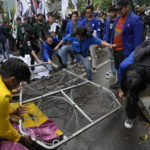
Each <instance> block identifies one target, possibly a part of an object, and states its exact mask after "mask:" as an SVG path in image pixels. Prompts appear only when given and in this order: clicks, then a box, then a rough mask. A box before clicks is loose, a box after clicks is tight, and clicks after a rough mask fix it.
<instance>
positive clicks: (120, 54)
mask: <svg viewBox="0 0 150 150" xmlns="http://www.w3.org/2000/svg"><path fill="white" fill-rule="evenodd" d="M114 60H115V68H116V71H117V80H116V81H115V83H114V84H112V85H111V86H110V87H111V88H118V86H119V85H118V70H119V66H120V64H121V62H122V61H123V60H124V53H123V50H119V51H114Z"/></svg>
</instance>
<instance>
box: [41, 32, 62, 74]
mask: <svg viewBox="0 0 150 150" xmlns="http://www.w3.org/2000/svg"><path fill="white" fill-rule="evenodd" d="M59 42H60V40H58V39H57V38H56V37H53V36H51V35H48V36H47V39H46V41H45V42H44V43H43V51H42V60H43V61H44V62H48V64H47V65H46V67H47V68H48V70H49V71H50V72H51V71H52V70H53V67H52V55H53V53H54V52H55V51H54V50H53V49H54V48H55V47H56V46H57V44H58V43H59ZM56 56H58V58H59V61H60V64H61V49H59V50H57V51H56Z"/></svg>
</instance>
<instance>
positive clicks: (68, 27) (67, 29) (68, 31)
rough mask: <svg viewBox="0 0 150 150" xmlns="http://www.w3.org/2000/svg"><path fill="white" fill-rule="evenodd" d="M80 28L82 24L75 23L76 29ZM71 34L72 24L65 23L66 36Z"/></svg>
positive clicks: (70, 22)
mask: <svg viewBox="0 0 150 150" xmlns="http://www.w3.org/2000/svg"><path fill="white" fill-rule="evenodd" d="M80 26H82V22H80V21H77V28H78V27H80ZM71 33H73V22H72V21H69V22H68V23H67V27H66V31H65V34H66V35H68V34H71Z"/></svg>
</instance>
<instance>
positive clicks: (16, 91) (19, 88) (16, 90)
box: [12, 82, 22, 94]
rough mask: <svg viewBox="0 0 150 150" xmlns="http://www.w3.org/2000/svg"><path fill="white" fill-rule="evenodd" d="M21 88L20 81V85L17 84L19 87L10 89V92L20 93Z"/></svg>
mask: <svg viewBox="0 0 150 150" xmlns="http://www.w3.org/2000/svg"><path fill="white" fill-rule="evenodd" d="M21 89H22V82H21V83H20V85H19V87H18V88H17V89H15V90H12V94H18V93H20V91H21Z"/></svg>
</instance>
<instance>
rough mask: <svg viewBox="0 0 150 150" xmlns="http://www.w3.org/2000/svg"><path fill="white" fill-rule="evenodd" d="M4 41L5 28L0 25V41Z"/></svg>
mask: <svg viewBox="0 0 150 150" xmlns="http://www.w3.org/2000/svg"><path fill="white" fill-rule="evenodd" d="M5 42H6V35H5V30H4V27H3V26H0V43H5Z"/></svg>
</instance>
